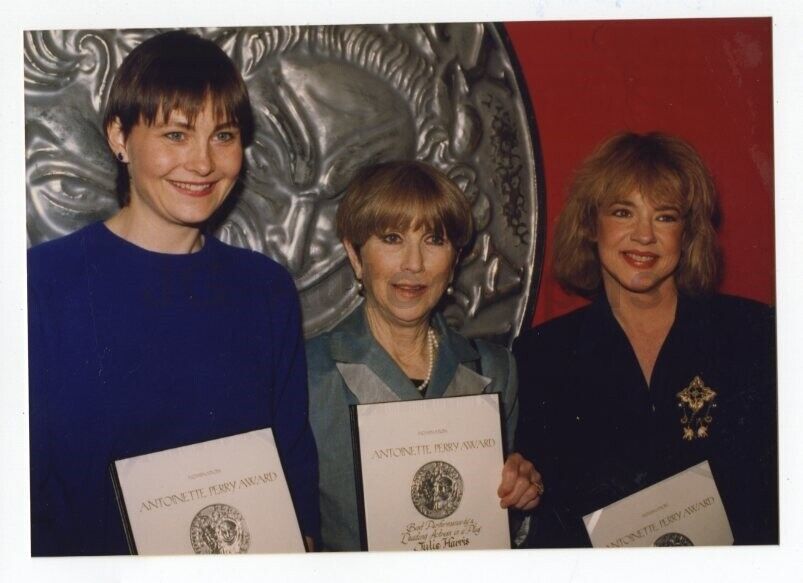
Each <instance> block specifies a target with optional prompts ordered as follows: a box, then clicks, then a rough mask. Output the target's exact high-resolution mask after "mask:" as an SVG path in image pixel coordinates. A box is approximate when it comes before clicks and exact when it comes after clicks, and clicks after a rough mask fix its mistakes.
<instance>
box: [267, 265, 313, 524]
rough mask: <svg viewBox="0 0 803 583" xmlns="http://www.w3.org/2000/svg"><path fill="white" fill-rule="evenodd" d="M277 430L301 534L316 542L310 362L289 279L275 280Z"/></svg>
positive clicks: (274, 386) (273, 316)
mask: <svg viewBox="0 0 803 583" xmlns="http://www.w3.org/2000/svg"><path fill="white" fill-rule="evenodd" d="M274 281H275V286H274V293H273V294H272V297H271V299H270V301H271V311H272V318H273V328H272V331H271V332H272V334H273V338H272V339H271V340H272V346H273V347H274V353H273V360H274V363H273V366H274V371H275V372H274V376H273V381H274V384H273V403H272V405H273V412H272V413H273V430H274V433H275V436H276V443H277V447H278V449H279V455H280V457H281V459H282V465H283V467H284V470H285V473H286V474H287V480H288V483H289V486H290V494H291V496H292V498H293V504H294V505H295V508H296V513H297V514H298V518H299V522H300V524H301V530H302V532H303V533H304V534H305V535H307V536H311V537H313V538H314V539H316V540H317V539H318V533H319V531H320V515H319V511H318V454H317V451H316V449H315V440H314V438H313V436H312V429H311V428H310V424H309V400H308V393H307V364H306V356H305V350H304V336H303V333H302V328H301V308H300V306H299V300H298V293H297V292H296V289H295V285H294V284H293V280H292V279H291V278H290V275H289V274H287V273H286V272H284V270H282V272H281V275H280V276H278V277H276V278H275V280H274Z"/></svg>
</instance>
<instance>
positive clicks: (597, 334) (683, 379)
mask: <svg viewBox="0 0 803 583" xmlns="http://www.w3.org/2000/svg"><path fill="white" fill-rule="evenodd" d="M514 354H515V356H516V361H517V364H518V370H519V399H520V406H521V410H520V417H519V425H518V431H517V433H516V448H517V450H518V451H521V452H522V453H523V454H524V455H525V456H526V457H527V458H528V459H531V460H532V461H533V462H534V463H535V464H536V466H537V467H538V468H539V470H540V471H541V473H542V474H543V477H544V484H545V486H546V494H545V496H544V500H543V504H542V507H541V508H540V509H539V510H538V511H537V512H536V517H537V518H536V520H535V524H534V527H533V528H532V530H531V534H530V537H529V540H528V544H529V546H535V547H563V546H587V545H590V541H589V539H588V536H587V534H586V532H585V528H584V526H583V523H582V517H583V515H585V514H587V513H589V512H592V511H594V510H597V509H599V508H601V507H603V506H607V505H608V504H611V503H612V502H615V501H616V500H619V499H620V498H623V497H625V496H628V495H630V494H633V493H634V492H637V491H638V490H641V489H643V488H645V487H647V486H650V485H652V484H654V483H655V482H658V481H660V480H662V479H664V478H667V477H669V476H671V475H673V474H676V473H678V472H679V471H682V470H685V469H686V468H688V467H690V466H692V465H694V464H696V463H699V462H701V461H703V460H708V461H709V463H710V465H711V469H712V471H713V474H714V479H715V481H716V483H717V487H718V488H719V491H720V494H721V496H722V499H723V502H724V504H725V509H726V512H727V515H728V519H729V521H730V523H731V528H732V530H733V535H734V539H735V543H736V544H764V543H777V540H778V489H777V477H778V474H777V429H776V427H777V409H776V363H775V320H774V312H773V311H772V310H771V309H770V308H769V307H768V306H765V305H763V304H759V303H757V302H753V301H750V300H746V299H742V298H736V297H732V296H722V295H717V296H713V297H709V298H706V299H691V298H687V297H680V298H679V300H678V308H677V314H676V317H675V322H674V324H673V325H672V328H671V329H670V331H669V334H668V336H667V338H666V341H665V342H664V345H663V346H662V348H661V351H660V353H659V355H658V359H657V361H656V363H655V368H654V370H653V374H652V379H651V383H650V386H649V387H648V385H647V383H646V382H645V381H644V377H643V375H642V372H641V368H640V367H639V364H638V361H637V360H636V356H635V353H634V352H633V349H632V347H631V345H630V342H629V341H628V339H627V337H626V336H625V333H624V331H623V330H622V328H621V327H620V326H619V324H618V322H617V321H616V319H615V318H614V316H613V313H612V312H611V308H610V306H609V305H608V302H607V300H606V299H605V298H604V296H603V297H600V298H599V299H597V300H596V301H595V302H594V303H592V304H591V305H590V306H587V307H584V308H581V309H579V310H576V311H574V312H572V313H570V314H567V315H566V316H563V317H560V318H556V319H554V320H552V321H550V322H547V323H546V324H543V325H542V326H539V327H537V328H535V329H533V330H530V331H529V332H527V333H525V334H523V335H522V336H521V337H520V338H519V339H518V340H517V341H516V343H515V345H514ZM697 376H699V377H700V379H701V380H702V382H703V383H704V385H705V386H707V387H710V388H712V389H713V390H714V391H715V392H716V397H715V398H714V399H713V401H711V402H710V403H709V404H710V405H713V406H712V407H711V408H710V409H709V410H708V414H709V416H710V422H705V421H703V422H702V425H704V426H705V429H704V430H703V433H705V432H706V431H707V433H708V435H707V436H699V435H698V432H699V425H695V426H694V427H692V428H691V429H692V431H693V433H694V435H693V438H692V439H688V438H689V437H691V436H690V435H689V431H688V430H686V432H685V438H684V424H682V423H681V418H682V417H683V412H684V409H683V407H682V406H681V403H680V402H679V398H678V395H677V393H678V392H679V391H681V390H682V389H684V388H685V387H687V386H689V384H690V383H691V382H692V380H693V379H694V378H695V377H697ZM701 421H702V420H701ZM690 425H693V423H691V424H686V427H690Z"/></svg>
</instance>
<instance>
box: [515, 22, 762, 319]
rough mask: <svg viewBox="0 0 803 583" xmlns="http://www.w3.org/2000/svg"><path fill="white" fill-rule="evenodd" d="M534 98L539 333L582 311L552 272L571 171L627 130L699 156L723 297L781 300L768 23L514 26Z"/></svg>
mask: <svg viewBox="0 0 803 583" xmlns="http://www.w3.org/2000/svg"><path fill="white" fill-rule="evenodd" d="M506 27H507V31H508V34H509V35H510V38H511V41H512V43H513V46H514V48H515V50H516V55H517V57H518V59H519V62H520V64H521V68H522V72H523V74H524V77H525V79H526V81H527V85H528V88H529V92H530V97H531V99H532V104H533V109H534V111H535V117H536V121H537V124H538V133H539V136H540V145H541V152H542V156H543V163H544V164H543V167H544V173H545V177H546V204H547V207H546V208H547V212H546V222H547V237H546V262H545V264H544V272H543V276H542V280H541V288H540V292H539V294H538V299H537V303H536V309H535V316H534V320H533V323H534V324H537V323H540V322H543V321H545V320H548V319H550V318H553V317H555V316H559V315H561V314H564V313H566V312H568V311H570V310H572V309H574V308H577V307H579V306H581V305H583V304H584V303H585V302H584V300H582V299H581V298H577V297H575V296H570V295H567V294H566V293H565V292H563V291H562V290H561V289H560V287H559V286H558V284H557V283H555V281H554V279H553V277H552V273H551V261H550V254H551V252H552V236H553V231H554V225H555V220H556V218H557V215H558V213H559V211H560V210H561V208H562V207H563V201H564V200H565V195H566V191H567V189H568V187H569V183H570V180H571V173H572V172H573V170H574V169H575V168H576V167H577V166H578V165H579V164H580V163H581V162H582V160H583V159H584V158H585V157H586V156H587V155H588V154H589V153H590V152H591V150H592V149H593V148H594V146H595V145H596V144H597V143H599V142H600V141H601V140H602V139H604V138H605V137H607V136H609V135H610V134H612V133H615V132H618V131H621V130H632V131H636V132H645V131H651V130H660V131H664V132H668V133H672V134H675V135H678V136H680V137H682V138H684V139H686V140H688V141H689V142H691V144H692V145H694V146H695V148H696V149H697V150H698V152H700V155H701V156H702V157H703V159H704V160H705V161H706V163H707V164H708V167H709V168H710V170H711V172H712V174H713V176H714V180H715V182H716V184H717V187H718V190H719V195H720V206H721V210H722V224H721V228H720V242H721V244H722V249H723V256H724V260H725V275H724V279H723V282H722V286H721V287H720V290H721V291H722V292H724V293H730V294H735V295H741V296H745V297H749V298H753V299H757V300H760V301H763V302H766V303H773V302H774V297H775V262H774V234H773V233H774V231H773V133H772V36H771V35H772V33H771V31H772V21H771V20H770V19H769V18H749V19H747V18H746V19H705V20H630V21H588V22H517V23H508V24H507V25H506Z"/></svg>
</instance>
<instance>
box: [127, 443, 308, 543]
mask: <svg viewBox="0 0 803 583" xmlns="http://www.w3.org/2000/svg"><path fill="white" fill-rule="evenodd" d="M111 473H112V479H113V480H114V483H115V489H116V492H117V501H118V503H119V505H120V512H121V514H122V516H123V522H124V523H125V527H126V536H127V537H128V542H129V546H130V547H131V551H132V552H133V553H135V554H140V555H185V554H189V555H191V554H237V553H291V552H304V543H303V539H302V537H301V531H300V529H299V526H298V521H297V519H296V514H295V510H294V509H293V502H292V500H291V498H290V491H289V490H288V487H287V482H286V480H285V477H284V472H283V471H282V466H281V463H280V461H279V454H278V451H277V450H276V442H275V441H274V438H273V431H272V430H271V429H269V428H268V429H260V430H257V431H251V432H248V433H242V434H240V435H233V436H231V437H224V438H221V439H214V440H212V441H205V442H203V443H196V444H193V445H187V446H183V447H177V448H174V449H169V450H165V451H160V452H156V453H150V454H146V455H140V456H136V457H131V458H127V459H122V460H117V461H115V462H114V463H113V464H111Z"/></svg>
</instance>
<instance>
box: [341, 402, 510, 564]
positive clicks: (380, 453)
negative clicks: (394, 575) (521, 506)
mask: <svg viewBox="0 0 803 583" xmlns="http://www.w3.org/2000/svg"><path fill="white" fill-rule="evenodd" d="M352 429H353V430H354V432H355V437H356V439H355V446H356V449H357V451H355V461H356V463H357V466H358V467H357V468H356V474H357V482H358V484H357V491H358V496H360V493H361V494H362V502H363V504H362V507H361V510H362V511H363V515H362V516H361V525H362V527H363V532H362V535H363V548H364V549H366V550H371V551H395V550H409V551H429V550H458V549H509V548H510V533H509V530H508V520H507V511H506V510H504V509H502V508H500V506H499V496H498V495H497V493H496V491H497V488H498V487H499V483H500V481H501V478H502V464H503V453H502V432H501V418H500V414H499V396H498V395H497V394H489V395H472V396H466V397H448V398H443V399H422V400H420V401H401V402H398V401H397V402H392V403H374V404H366V405H356V406H354V407H353V409H352Z"/></svg>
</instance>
